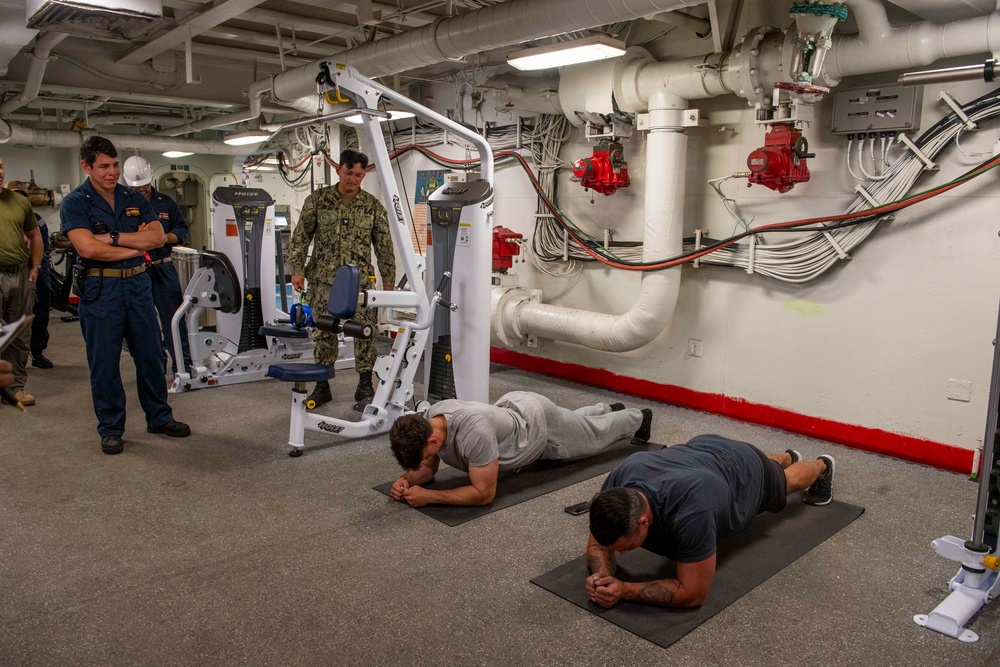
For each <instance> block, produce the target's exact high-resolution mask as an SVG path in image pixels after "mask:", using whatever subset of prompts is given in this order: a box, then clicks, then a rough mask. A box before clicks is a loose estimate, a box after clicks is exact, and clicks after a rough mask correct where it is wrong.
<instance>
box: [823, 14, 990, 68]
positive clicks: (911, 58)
mask: <svg viewBox="0 0 1000 667" xmlns="http://www.w3.org/2000/svg"><path fill="white" fill-rule="evenodd" d="M847 6H848V7H850V8H851V11H853V12H855V17H856V18H857V20H858V26H859V30H860V33H859V34H858V35H853V36H847V37H845V36H834V39H833V48H831V49H830V52H829V54H828V55H827V57H826V63H825V68H824V69H825V72H826V75H827V78H828V79H830V80H831V82H839V81H840V79H842V78H844V77H845V76H853V75H855V74H870V73H873V72H888V71H892V70H896V69H907V68H910V67H919V66H924V65H930V64H931V63H933V62H936V61H938V60H941V59H943V58H952V57H955V56H971V55H977V54H990V53H997V52H998V51H1000V12H994V13H992V14H989V15H987V16H979V17H976V18H969V19H963V20H961V21H952V22H951V23H944V24H936V23H932V22H930V21H921V22H919V23H911V24H909V25H905V26H900V27H898V28H897V27H893V26H892V24H890V23H889V20H888V18H886V16H885V7H884V6H883V5H882V4H881V2H879V1H878V0H849V1H848V3H847ZM861 26H865V27H861Z"/></svg>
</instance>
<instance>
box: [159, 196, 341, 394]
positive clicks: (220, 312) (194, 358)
mask: <svg viewBox="0 0 1000 667" xmlns="http://www.w3.org/2000/svg"><path fill="white" fill-rule="evenodd" d="M273 220H274V200H273V199H272V198H271V195H270V194H268V193H267V192H266V191H265V190H261V189H257V188H247V187H240V186H222V187H219V188H216V189H215V191H214V192H213V193H212V237H213V239H214V245H215V251H214V252H211V251H205V252H204V253H203V254H202V256H201V258H200V262H201V266H200V268H199V269H198V270H197V271H195V273H194V275H193V276H192V277H191V280H190V282H188V285H187V288H186V289H185V291H184V301H183V303H182V304H181V307H180V308H178V309H177V312H176V313H174V317H173V320H172V321H171V329H172V331H173V340H174V348H175V353H176V354H180V349H181V335H184V336H186V337H187V339H188V344H189V346H190V349H191V362H192V368H190V369H184V370H180V369H178V373H177V374H176V375H175V376H174V380H173V382H172V383H171V385H170V389H169V391H170V393H182V392H185V391H192V390H195V389H203V388H206V387H216V386H221V385H227V384H237V383H241V382H253V381H255V380H263V379H266V377H267V367H268V366H270V365H271V364H273V363H280V362H282V361H293V360H299V361H311V360H312V358H313V344H312V341H311V340H310V338H309V333H308V332H307V331H297V330H295V329H294V328H292V327H282V326H278V325H279V324H281V323H287V322H288V314H287V313H284V312H283V311H281V310H279V309H278V307H277V303H276V299H275V287H276V280H275V234H274V222H273ZM282 287H283V286H282ZM209 310H212V311H214V312H215V320H216V328H215V331H210V330H203V328H204V326H205V324H206V321H205V320H206V315H207V314H208V311H209ZM185 315H187V331H185V332H183V334H182V333H181V332H180V321H181V318H183V317H184V316H185ZM350 349H353V348H350ZM177 358H178V359H181V358H182V357H180V356H178V357H177ZM353 362H354V360H353V358H347V359H345V360H344V362H343V363H344V364H345V365H348V366H351V365H353ZM340 363H341V361H340V360H338V366H339V365H340Z"/></svg>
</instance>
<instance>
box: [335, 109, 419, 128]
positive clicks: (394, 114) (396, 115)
mask: <svg viewBox="0 0 1000 667" xmlns="http://www.w3.org/2000/svg"><path fill="white" fill-rule="evenodd" d="M388 114H389V116H388V117H387V118H378V117H377V118H378V122H380V123H385V122H387V121H390V120H404V119H406V118H413V117H414V116H416V114H414V113H413V112H411V111H397V110H396V109H391V110H389V111H388ZM341 120H343V121H344V122H345V123H350V124H351V125H361V114H359V113H356V114H354V115H353V116H347V117H346V118H342V119H341Z"/></svg>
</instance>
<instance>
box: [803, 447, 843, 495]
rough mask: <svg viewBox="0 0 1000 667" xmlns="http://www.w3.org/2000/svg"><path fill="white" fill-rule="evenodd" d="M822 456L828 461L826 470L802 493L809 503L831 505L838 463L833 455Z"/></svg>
mask: <svg viewBox="0 0 1000 667" xmlns="http://www.w3.org/2000/svg"><path fill="white" fill-rule="evenodd" d="M820 458H821V459H823V461H825V462H826V470H824V471H823V474H822V475H820V476H819V479H817V480H816V481H815V482H813V484H812V486H810V487H809V488H808V489H806V492H805V493H804V494H802V502H804V503H806V504H807V505H829V504H830V502H831V501H832V500H833V476H834V474H835V471H836V469H837V464H836V463H835V462H834V460H833V457H832V456H829V455H827V454H824V455H823V456H821V457H820Z"/></svg>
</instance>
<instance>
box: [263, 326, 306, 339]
mask: <svg viewBox="0 0 1000 667" xmlns="http://www.w3.org/2000/svg"><path fill="white" fill-rule="evenodd" d="M257 333H259V334H260V335H261V336H274V337H275V338H309V332H308V331H306V330H305V329H295V328H294V327H291V326H289V325H280V324H278V325H275V324H265V325H264V326H262V327H261V328H260V329H258V330H257Z"/></svg>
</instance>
